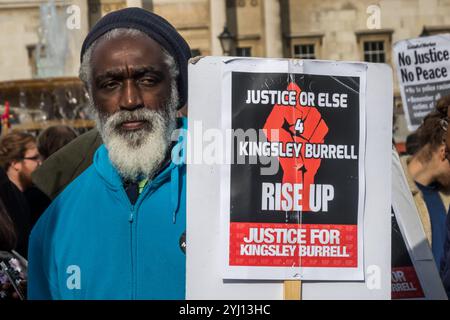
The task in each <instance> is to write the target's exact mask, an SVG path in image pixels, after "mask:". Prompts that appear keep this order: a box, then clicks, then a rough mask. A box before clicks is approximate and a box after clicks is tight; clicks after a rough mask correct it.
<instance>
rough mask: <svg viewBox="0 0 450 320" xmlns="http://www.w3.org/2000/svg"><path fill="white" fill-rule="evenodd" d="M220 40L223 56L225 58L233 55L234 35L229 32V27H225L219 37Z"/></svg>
mask: <svg viewBox="0 0 450 320" xmlns="http://www.w3.org/2000/svg"><path fill="white" fill-rule="evenodd" d="M218 38H219V40H220V46H221V47H222V51H223V54H224V55H225V56H229V55H231V50H232V48H233V42H234V35H233V34H232V33H231V32H230V30H228V27H227V26H225V27H223V31H222V33H221V34H219V36H218Z"/></svg>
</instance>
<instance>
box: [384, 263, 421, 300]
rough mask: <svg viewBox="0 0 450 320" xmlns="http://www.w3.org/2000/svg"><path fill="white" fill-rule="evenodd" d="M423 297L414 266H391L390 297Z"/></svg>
mask: <svg viewBox="0 0 450 320" xmlns="http://www.w3.org/2000/svg"><path fill="white" fill-rule="evenodd" d="M414 298H425V294H424V293H423V290H422V287H421V285H420V281H419V278H418V277H417V273H416V271H415V270H414V267H401V268H392V299H414Z"/></svg>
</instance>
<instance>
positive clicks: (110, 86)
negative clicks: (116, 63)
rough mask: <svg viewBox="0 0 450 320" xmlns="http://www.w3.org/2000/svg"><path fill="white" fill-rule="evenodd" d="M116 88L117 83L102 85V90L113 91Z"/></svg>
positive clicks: (110, 82) (109, 82) (111, 82)
mask: <svg viewBox="0 0 450 320" xmlns="http://www.w3.org/2000/svg"><path fill="white" fill-rule="evenodd" d="M117 86H118V83H117V82H115V81H108V82H105V83H104V84H102V88H105V89H114V88H116V87H117Z"/></svg>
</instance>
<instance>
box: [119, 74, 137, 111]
mask: <svg viewBox="0 0 450 320" xmlns="http://www.w3.org/2000/svg"><path fill="white" fill-rule="evenodd" d="M142 106H143V100H142V97H141V93H140V91H139V88H138V87H137V86H136V83H135V82H134V81H133V80H126V81H125V82H124V86H123V89H122V97H121V101H120V109H125V110H134V109H137V108H141V107H142Z"/></svg>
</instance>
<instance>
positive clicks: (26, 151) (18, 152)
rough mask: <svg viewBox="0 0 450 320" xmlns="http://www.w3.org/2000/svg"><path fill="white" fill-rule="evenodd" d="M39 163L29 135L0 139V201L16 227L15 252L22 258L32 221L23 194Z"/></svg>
mask: <svg viewBox="0 0 450 320" xmlns="http://www.w3.org/2000/svg"><path fill="white" fill-rule="evenodd" d="M40 163H41V159H40V155H39V152H38V150H37V147H36V139H35V138H34V137H33V136H32V135H30V134H27V133H22V132H13V133H9V134H7V135H5V136H3V137H2V138H1V139H0V198H1V199H2V201H3V203H4V205H5V207H6V210H7V212H8V214H9V215H10V217H11V220H12V221H13V223H14V226H15V230H16V233H17V246H16V249H17V250H16V251H17V252H19V253H20V254H21V255H22V256H24V257H26V256H27V252H28V236H29V234H30V230H31V217H30V207H29V204H28V201H27V199H26V197H25V195H24V193H23V192H24V191H25V190H26V189H27V188H29V187H30V186H31V185H32V182H31V173H32V172H33V171H34V170H36V168H37V167H38V166H39V165H40Z"/></svg>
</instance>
